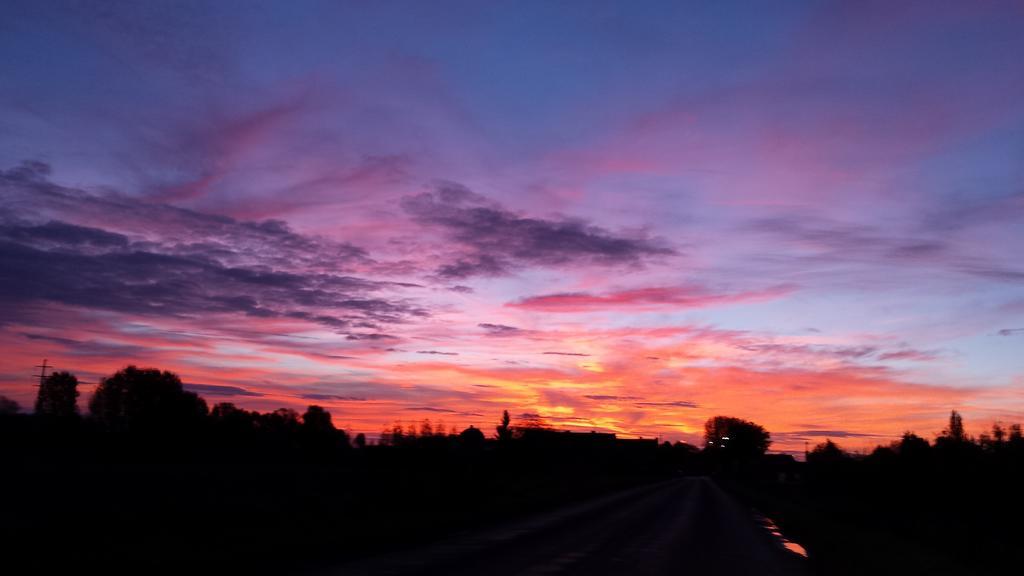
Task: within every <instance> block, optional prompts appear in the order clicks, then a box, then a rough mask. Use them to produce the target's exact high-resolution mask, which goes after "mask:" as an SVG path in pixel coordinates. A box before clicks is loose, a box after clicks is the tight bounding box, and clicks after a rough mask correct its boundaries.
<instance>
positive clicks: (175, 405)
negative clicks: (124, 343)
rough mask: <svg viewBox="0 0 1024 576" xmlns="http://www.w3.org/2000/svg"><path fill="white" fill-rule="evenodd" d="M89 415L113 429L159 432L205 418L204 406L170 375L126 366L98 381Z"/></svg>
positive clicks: (197, 397)
mask: <svg viewBox="0 0 1024 576" xmlns="http://www.w3.org/2000/svg"><path fill="white" fill-rule="evenodd" d="M89 413H90V414H91V415H92V416H93V418H95V419H96V420H98V421H100V422H102V423H104V424H106V425H108V426H112V427H115V428H153V429H156V428H159V427H167V426H179V425H183V424H195V423H197V422H199V421H201V420H202V419H203V418H204V417H205V416H206V414H207V408H206V402H205V401H204V400H203V399H202V398H200V397H199V396H197V395H196V394H195V393H193V392H187V391H185V390H184V388H183V387H182V385H181V379H180V378H178V376H177V375H176V374H174V373H172V372H167V371H160V370H157V369H154V368H136V367H135V366H128V367H127V368H124V369H123V370H119V371H118V372H116V373H115V374H113V375H112V376H109V377H107V378H104V379H103V380H101V381H100V384H99V386H98V387H97V388H96V392H95V393H94V394H93V396H92V399H91V400H90V401H89Z"/></svg>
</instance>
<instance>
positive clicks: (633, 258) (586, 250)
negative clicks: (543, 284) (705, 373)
mask: <svg viewBox="0 0 1024 576" xmlns="http://www.w3.org/2000/svg"><path fill="white" fill-rule="evenodd" d="M402 206H403V208H404V209H405V211H406V212H407V213H408V214H409V215H410V216H411V217H412V218H413V219H414V220H416V221H417V222H419V223H421V224H423V225H425V226H430V227H434V228H438V229H440V230H442V231H443V232H444V233H445V235H446V236H447V237H448V238H449V239H450V240H451V241H452V242H453V243H455V245H456V246H457V247H458V248H460V249H461V253H456V254H457V255H456V256H455V258H454V260H453V261H452V262H450V263H447V264H444V265H442V266H441V267H440V268H439V269H438V271H437V273H438V275H439V276H442V277H446V278H467V277H470V276H500V275H503V274H507V273H510V272H512V271H513V270H515V269H518V268H521V267H523V266H526V265H535V266H557V265H601V266H621V265H633V266H635V265H639V264H640V263H642V262H644V261H645V260H647V259H649V258H654V257H659V256H667V255H671V254H674V253H675V251H674V250H673V249H671V248H668V247H667V246H664V245H662V244H661V243H659V242H657V241H655V240H652V239H650V238H648V237H646V236H644V235H625V234H617V233H614V232H611V231H609V230H606V229H604V228H601V227H599V226H596V225H593V224H591V223H589V222H586V221H584V220H579V219H569V218H563V219H545V218H537V217H530V216H524V215H521V214H517V213H515V212H512V211H510V210H507V209H505V208H503V207H502V206H501V205H500V204H498V203H496V202H493V201H490V200H488V199H486V198H484V197H483V196H480V195H479V194H476V193H475V192H472V191H470V190H469V189H467V188H465V187H463V186H461V185H458V184H454V183H447V184H443V185H441V186H439V187H438V189H437V191H435V192H433V193H430V192H426V193H422V194H418V195H416V196H409V197H406V198H405V199H404V200H403V201H402Z"/></svg>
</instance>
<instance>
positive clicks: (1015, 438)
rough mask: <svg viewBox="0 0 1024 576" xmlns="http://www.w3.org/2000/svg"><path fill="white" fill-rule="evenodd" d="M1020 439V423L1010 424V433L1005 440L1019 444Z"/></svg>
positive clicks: (1022, 436) (1021, 438)
mask: <svg viewBox="0 0 1024 576" xmlns="http://www.w3.org/2000/svg"><path fill="white" fill-rule="evenodd" d="M1022 440H1024V435H1022V434H1021V429H1020V424H1010V435H1009V438H1008V439H1007V441H1008V442H1012V443H1014V444H1019V443H1021V441H1022Z"/></svg>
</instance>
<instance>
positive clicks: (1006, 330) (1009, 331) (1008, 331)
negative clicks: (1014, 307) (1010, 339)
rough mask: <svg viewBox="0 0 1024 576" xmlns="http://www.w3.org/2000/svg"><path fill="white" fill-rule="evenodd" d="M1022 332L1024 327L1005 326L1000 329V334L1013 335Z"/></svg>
mask: <svg viewBox="0 0 1024 576" xmlns="http://www.w3.org/2000/svg"><path fill="white" fill-rule="evenodd" d="M1021 333H1024V328H1003V329H1002V330H1000V331H999V335H1000V336H1013V335H1014V334H1021Z"/></svg>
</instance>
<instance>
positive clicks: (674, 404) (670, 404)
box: [635, 400, 699, 408]
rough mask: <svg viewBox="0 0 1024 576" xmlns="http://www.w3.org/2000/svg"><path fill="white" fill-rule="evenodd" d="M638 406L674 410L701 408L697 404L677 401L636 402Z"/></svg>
mask: <svg viewBox="0 0 1024 576" xmlns="http://www.w3.org/2000/svg"><path fill="white" fill-rule="evenodd" d="M635 404H636V405H637V406H668V407H674V408H699V406H698V405H697V404H696V403H695V402H690V401H688V400H675V401H671V402H636V403H635Z"/></svg>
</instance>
